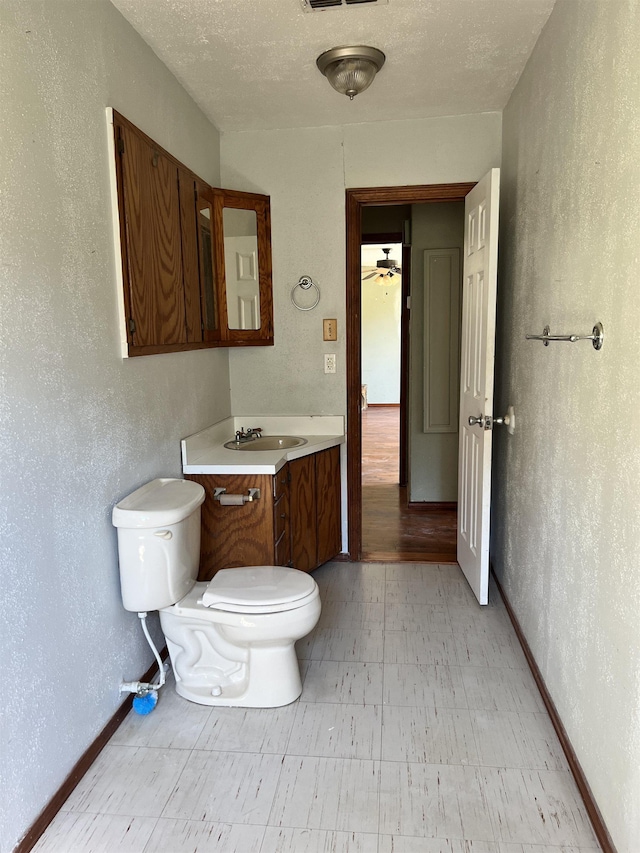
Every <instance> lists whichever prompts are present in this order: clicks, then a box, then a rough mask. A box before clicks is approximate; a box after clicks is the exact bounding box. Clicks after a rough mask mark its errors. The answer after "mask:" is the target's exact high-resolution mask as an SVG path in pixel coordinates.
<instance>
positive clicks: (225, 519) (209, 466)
mask: <svg viewBox="0 0 640 853" xmlns="http://www.w3.org/2000/svg"><path fill="white" fill-rule="evenodd" d="M239 420H242V422H243V424H247V425H251V426H254V425H255V426H256V427H261V428H262V430H263V434H264V439H261V438H259V439H256V440H255V443H252V444H251V445H250V446H249V447H246V448H245V447H243V448H242V449H241V450H236V449H230V448H227V447H225V446H224V444H225V441H227V442H228V441H229V439H231V438H233V435H234V434H235V432H236V431H237V430H239V429H241V428H242V427H241V426H240V425H239ZM236 422H238V423H236ZM311 430H324V431H323V432H312V431H311ZM328 430H331V432H329V431H328ZM276 434H284V435H296V436H300V437H301V438H303V439H304V444H302V445H299V446H296V447H292V448H282V449H277V450H271V449H268V450H260V449H259V447H260V441H263V440H264V441H265V446H268V444H267V441H266V439H269V437H270V436H273V435H276ZM343 443H344V421H343V419H342V418H341V417H339V418H331V417H328V418H322V417H317V418H253V419H251V418H242V419H237V418H236V419H233V418H230V419H228V420H227V421H225V422H224V423H223V424H217V425H215V426H214V427H210V428H209V429H208V430H204V431H203V432H202V433H198V434H197V435H195V436H191V437H189V438H188V439H185V440H184V441H183V442H182V458H183V471H184V474H185V478H186V479H189V480H194V481H195V482H197V483H200V485H202V486H203V487H204V489H205V493H206V498H205V502H204V504H203V506H202V531H201V554H200V573H199V576H198V578H199V580H201V581H202V580H210V579H211V578H212V577H213V576H214V575H215V573H216V572H217V571H218V570H219V569H222V568H233V567H236V566H251V565H253V566H259V565H280V566H293V567H295V568H297V569H301V570H303V571H306V572H308V571H312V570H313V569H315V568H317V567H318V566H320V565H322V563H325V562H326V561H327V560H330V559H332V558H333V557H335V556H336V555H337V554H338V553H339V552H340V550H341V544H342V533H341V480H340V450H341V447H340V445H342V444H343ZM254 448H255V449H254ZM256 490H258V492H256Z"/></svg>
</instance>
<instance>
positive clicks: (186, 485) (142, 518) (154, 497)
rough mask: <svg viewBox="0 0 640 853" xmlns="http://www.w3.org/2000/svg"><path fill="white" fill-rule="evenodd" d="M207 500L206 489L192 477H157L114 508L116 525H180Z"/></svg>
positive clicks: (130, 526) (113, 517)
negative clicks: (185, 478)
mask: <svg viewBox="0 0 640 853" xmlns="http://www.w3.org/2000/svg"><path fill="white" fill-rule="evenodd" d="M203 501H204V489H203V488H202V486H201V485H200V484H199V483H194V482H193V481H192V480H172V479H168V478H165V479H162V478H161V479H158V480H152V481H151V482H150V483H146V484H145V485H144V486H141V487H140V488H139V489H136V490H135V492H132V493H131V494H130V495H127V497H126V498H123V499H122V500H121V501H120V502H119V503H117V504H116V505H115V506H114V508H113V513H112V516H111V521H112V523H113V526H114V527H127V528H138V527H164V526H166V525H169V524H177V523H178V522H179V521H182V520H183V519H184V518H187V516H189V515H191V513H192V512H193V511H194V510H196V509H197V508H198V507H199V506H200V504H201V503H202V502H203Z"/></svg>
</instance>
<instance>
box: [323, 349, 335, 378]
mask: <svg viewBox="0 0 640 853" xmlns="http://www.w3.org/2000/svg"><path fill="white" fill-rule="evenodd" d="M324 372H325V373H335V372H336V354H335V352H325V354H324Z"/></svg>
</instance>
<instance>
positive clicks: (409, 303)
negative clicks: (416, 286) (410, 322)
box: [407, 296, 411, 311]
mask: <svg viewBox="0 0 640 853" xmlns="http://www.w3.org/2000/svg"><path fill="white" fill-rule="evenodd" d="M410 310H411V297H410V296H407V311H410Z"/></svg>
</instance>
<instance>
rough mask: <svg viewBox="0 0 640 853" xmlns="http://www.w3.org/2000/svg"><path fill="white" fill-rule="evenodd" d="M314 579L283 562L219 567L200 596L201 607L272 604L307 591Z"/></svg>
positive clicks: (312, 584) (293, 598)
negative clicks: (270, 564)
mask: <svg viewBox="0 0 640 853" xmlns="http://www.w3.org/2000/svg"><path fill="white" fill-rule="evenodd" d="M315 587H316V582H315V581H314V579H313V578H312V577H311V575H308V574H307V573H306V572H301V571H300V570H299V569H289V568H286V567H285V566H243V567H241V568H238V569H221V570H220V571H219V572H218V573H217V574H216V575H215V576H214V578H213V580H212V581H211V582H210V583H209V585H208V587H207V589H206V591H205V592H204V594H203V596H202V603H203V604H204V606H205V607H215V606H216V605H218V606H219V605H223V604H233V605H242V604H245V605H249V606H251V607H255V606H256V605H264V606H267V605H274V604H286V603H288V602H294V601H298V600H299V599H301V598H304V597H305V596H307V595H309V594H310V593H311V592H313V590H314V589H315Z"/></svg>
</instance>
